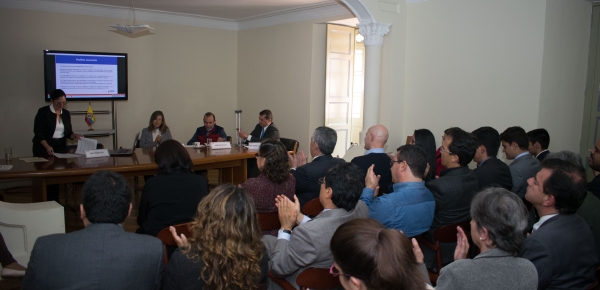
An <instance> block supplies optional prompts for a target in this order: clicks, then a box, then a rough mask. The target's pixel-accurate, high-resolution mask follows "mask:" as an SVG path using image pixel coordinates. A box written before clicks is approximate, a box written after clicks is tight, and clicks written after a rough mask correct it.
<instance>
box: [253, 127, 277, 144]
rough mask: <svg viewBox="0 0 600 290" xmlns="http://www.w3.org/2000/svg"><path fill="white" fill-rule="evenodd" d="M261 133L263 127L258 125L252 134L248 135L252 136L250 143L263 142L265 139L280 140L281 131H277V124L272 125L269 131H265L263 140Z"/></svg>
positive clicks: (268, 128)
mask: <svg viewBox="0 0 600 290" xmlns="http://www.w3.org/2000/svg"><path fill="white" fill-rule="evenodd" d="M261 133H262V127H261V126H260V125H259V124H256V127H254V130H252V132H251V133H250V134H248V135H251V136H252V138H251V139H250V142H262V140H265V139H275V140H279V130H278V129H277V127H275V123H271V125H269V127H267V130H265V135H264V136H263V137H262V138H260V134H261Z"/></svg>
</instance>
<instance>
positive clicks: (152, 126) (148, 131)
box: [140, 111, 173, 148]
mask: <svg viewBox="0 0 600 290" xmlns="http://www.w3.org/2000/svg"><path fill="white" fill-rule="evenodd" d="M171 139H173V138H172V137H171V131H170V130H169V127H168V126H167V123H166V122H165V115H163V112H162V111H155V112H154V113H152V115H151V116H150V122H149V124H148V127H146V128H144V129H142V137H141V138H140V148H152V147H158V145H160V144H161V143H162V142H165V141H167V140H171Z"/></svg>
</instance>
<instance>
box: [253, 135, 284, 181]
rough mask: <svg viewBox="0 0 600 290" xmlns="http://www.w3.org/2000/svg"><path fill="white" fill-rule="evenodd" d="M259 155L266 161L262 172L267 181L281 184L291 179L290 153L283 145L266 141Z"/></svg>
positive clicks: (274, 141)
mask: <svg viewBox="0 0 600 290" xmlns="http://www.w3.org/2000/svg"><path fill="white" fill-rule="evenodd" d="M258 154H259V155H260V156H261V157H263V158H264V159H265V166H264V167H263V168H262V169H261V170H260V171H261V173H262V174H264V175H265V176H266V177H267V179H269V180H270V181H273V182H275V183H277V184H281V183H282V182H284V181H286V180H287V179H288V178H289V177H290V163H289V159H288V152H287V150H286V149H285V146H284V145H283V143H281V142H280V141H278V140H273V139H267V140H264V141H263V142H262V143H261V144H260V148H259V149H258Z"/></svg>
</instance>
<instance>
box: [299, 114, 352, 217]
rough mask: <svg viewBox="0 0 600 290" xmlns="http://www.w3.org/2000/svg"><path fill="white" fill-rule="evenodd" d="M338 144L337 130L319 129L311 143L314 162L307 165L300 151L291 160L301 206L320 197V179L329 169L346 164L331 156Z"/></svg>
mask: <svg viewBox="0 0 600 290" xmlns="http://www.w3.org/2000/svg"><path fill="white" fill-rule="evenodd" d="M336 142H337V133H336V132H335V130H333V129H331V128H329V127H325V126H321V127H318V128H317V129H315V132H314V133H313V135H312V137H311V138H310V143H309V150H310V155H311V156H312V157H313V160H312V162H310V163H306V155H305V154H304V152H303V151H302V150H298V153H297V154H296V155H295V156H293V157H292V158H290V163H291V167H292V171H291V172H292V175H293V176H294V178H295V179H296V196H297V197H298V200H300V206H304V204H306V203H307V202H309V201H310V200H311V199H314V198H318V197H319V191H320V190H321V185H320V184H319V179H320V178H322V177H323V176H325V173H327V171H328V170H329V168H331V167H333V166H334V165H336V164H339V163H344V162H345V161H344V159H341V158H334V157H333V156H331V153H333V149H335V144H336Z"/></svg>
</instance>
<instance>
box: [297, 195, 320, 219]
mask: <svg viewBox="0 0 600 290" xmlns="http://www.w3.org/2000/svg"><path fill="white" fill-rule="evenodd" d="M323 209H324V208H323V205H322V204H321V202H320V201H319V199H318V198H313V199H311V200H310V201H309V202H307V203H305V204H304V206H303V207H302V213H303V214H305V215H307V216H309V217H316V216H317V215H319V214H320V213H321V212H322V211H323Z"/></svg>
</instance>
